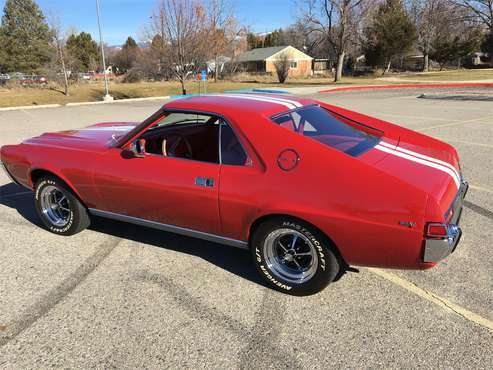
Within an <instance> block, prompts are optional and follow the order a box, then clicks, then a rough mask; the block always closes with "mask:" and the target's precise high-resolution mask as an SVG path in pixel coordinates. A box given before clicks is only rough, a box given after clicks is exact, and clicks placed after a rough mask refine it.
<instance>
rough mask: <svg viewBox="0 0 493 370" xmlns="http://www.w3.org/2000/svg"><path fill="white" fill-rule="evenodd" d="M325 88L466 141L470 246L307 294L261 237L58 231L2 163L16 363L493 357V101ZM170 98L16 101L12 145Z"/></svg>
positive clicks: (352, 103) (1, 250)
mask: <svg viewBox="0 0 493 370" xmlns="http://www.w3.org/2000/svg"><path fill="white" fill-rule="evenodd" d="M485 91H486V92H485ZM485 91H483V90H481V91H479V93H481V94H484V93H490V92H491V90H490V91H487V90H485ZM423 92H425V93H426V94H427V95H428V96H427V97H426V96H425V97H424V98H418V96H420V95H421V94H423ZM477 92H478V91H476V93H477ZM311 96H314V97H316V98H317V99H321V100H324V101H327V102H330V103H332V104H335V105H340V106H344V107H347V108H349V109H354V110H358V111H360V112H363V113H365V114H369V115H374V116H377V117H379V118H382V119H385V120H388V121H392V122H395V123H398V124H401V125H403V126H405V127H409V128H411V129H415V130H418V131H421V132H423V133H426V134H428V135H432V136H434V137H437V138H439V139H442V140H445V141H448V142H450V143H451V144H453V145H454V146H455V147H456V148H457V149H458V151H459V153H460V155H461V158H462V167H463V172H464V174H465V177H466V178H467V179H468V180H469V182H470V183H471V185H472V186H471V189H470V192H469V194H468V197H467V201H466V208H465V210H464V215H463V217H462V220H461V226H462V227H463V230H464V236H463V240H462V242H461V244H460V246H459V248H458V249H457V251H456V252H455V253H454V254H452V255H451V256H449V258H448V259H446V260H445V261H444V262H442V263H440V264H439V265H438V266H437V267H436V268H434V269H431V270H428V271H426V272H417V271H416V272H408V271H399V270H379V269H367V268H361V269H360V273H348V274H346V275H344V276H343V277H342V278H341V279H340V280H339V281H337V282H335V283H333V284H332V285H331V286H329V288H327V289H326V290H325V291H323V292H322V293H320V294H318V295H315V296H311V297H304V298H299V297H291V296H286V295H283V294H281V293H277V292H275V291H272V290H270V289H268V288H266V287H264V285H263V284H262V282H261V281H260V280H259V278H258V277H257V274H256V272H255V270H254V266H253V265H252V264H251V263H250V256H249V254H248V252H246V251H242V250H237V249H234V248H230V247H226V246H222V245H217V244H213V243H209V242H204V241H200V240H196V239H191V238H186V237H181V236H177V235H173V234H168V233H163V232H159V231H156V230H150V229H146V228H143V227H138V226H133V225H127V224H123V223H119V222H114V221H108V220H103V219H95V220H94V222H93V225H92V226H91V228H90V229H89V230H86V231H84V232H82V233H80V234H78V235H75V236H73V237H59V236H56V235H53V234H51V233H48V232H46V231H44V230H43V229H42V228H40V227H38V226H39V224H40V221H39V220H38V218H37V216H36V215H35V211H34V207H33V197H32V194H31V193H29V192H26V190H25V189H23V188H20V187H17V186H16V185H14V184H12V183H10V182H9V180H8V179H7V177H6V176H5V175H4V174H1V175H0V236H1V238H0V368H1V369H19V368H26V369H27V368H48V367H56V368H61V367H63V368H173V369H176V368H228V369H231V368H241V369H244V368H249V369H250V368H251V369H253V368H273V369H274V368H275V369H279V368H313V369H323V368H363V367H365V368H376V367H379V368H381V367H385V368H433V369H437V368H460V369H464V368H471V369H488V368H489V369H491V368H493V354H492V351H491V349H492V348H493V258H492V256H493V251H492V249H491V245H493V161H492V158H493V104H492V103H491V101H487V100H481V99H477V94H473V93H472V90H460V91H459V90H457V91H455V90H447V91H444V90H441V91H436V90H426V91H424V90H419V91H418V90H398V91H397V90H394V91H364V92H361V91H360V92H345V93H328V94H312V95H311ZM159 105H160V103H159V102H134V103H118V104H108V105H89V106H80V107H64V108H53V109H37V110H24V111H22V110H20V111H19V110H18V111H9V112H0V145H3V144H6V143H17V142H19V141H21V140H22V139H24V138H27V137H30V136H33V135H37V134H40V133H42V132H45V131H52V130H61V129H67V128H78V127H82V126H85V125H88V124H91V123H94V122H97V121H118V120H142V119H144V118H145V117H146V116H148V115H150V114H151V113H152V112H153V111H155V110H156V109H157V108H158V107H159Z"/></svg>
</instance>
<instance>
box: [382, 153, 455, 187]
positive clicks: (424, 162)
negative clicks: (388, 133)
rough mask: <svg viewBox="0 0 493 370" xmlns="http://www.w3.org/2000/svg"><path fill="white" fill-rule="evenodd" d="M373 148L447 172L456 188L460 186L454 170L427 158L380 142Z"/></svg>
mask: <svg viewBox="0 0 493 370" xmlns="http://www.w3.org/2000/svg"><path fill="white" fill-rule="evenodd" d="M375 149H378V150H381V151H382V152H386V153H389V154H392V155H395V156H396V157H401V158H404V159H408V160H410V161H412V162H416V163H420V164H422V165H424V166H428V167H432V168H436V169H437V170H439V171H442V172H445V173H447V174H448V175H450V176H451V177H452V179H453V180H454V182H455V185H457V189H459V188H460V180H459V179H458V178H457V176H456V175H455V172H454V171H452V170H451V169H450V168H448V167H445V166H442V165H440V164H437V163H434V162H430V161H427V160H424V159H421V158H418V157H414V156H412V155H409V154H406V153H402V152H399V151H397V150H394V149H390V148H388V147H386V146H382V145H380V144H378V145H376V146H375Z"/></svg>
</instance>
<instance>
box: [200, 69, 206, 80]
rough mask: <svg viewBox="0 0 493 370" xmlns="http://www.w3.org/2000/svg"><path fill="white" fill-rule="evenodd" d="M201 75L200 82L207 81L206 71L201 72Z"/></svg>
mask: <svg viewBox="0 0 493 370" xmlns="http://www.w3.org/2000/svg"><path fill="white" fill-rule="evenodd" d="M201 74H202V81H207V71H206V70H205V69H204V70H202V72H201Z"/></svg>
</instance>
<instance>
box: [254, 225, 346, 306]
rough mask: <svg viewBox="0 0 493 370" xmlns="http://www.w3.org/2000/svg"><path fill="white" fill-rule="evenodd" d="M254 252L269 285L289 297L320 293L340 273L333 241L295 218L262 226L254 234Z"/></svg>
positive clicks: (259, 270)
mask: <svg viewBox="0 0 493 370" xmlns="http://www.w3.org/2000/svg"><path fill="white" fill-rule="evenodd" d="M251 251H252V257H253V260H254V263H255V266H256V267H257V270H258V272H259V273H260V275H261V276H262V277H263V278H264V280H265V281H266V282H267V284H268V285H269V286H270V287H272V288H274V289H276V290H278V291H280V292H283V293H286V294H291V295H296V296H307V295H311V294H316V293H318V292H320V291H322V290H323V289H324V288H325V287H326V286H327V285H328V284H329V283H331V282H332V281H333V280H334V278H335V277H336V276H337V274H338V273H339V271H340V263H339V260H338V258H337V256H336V254H335V253H334V246H333V245H332V243H331V242H330V240H329V239H328V238H327V237H325V235H323V234H322V233H321V232H319V231H318V230H317V229H316V228H314V227H313V226H311V225H309V224H307V223H305V222H302V221H299V220H297V219H294V218H291V217H277V218H274V219H270V220H267V221H266V222H264V223H262V224H260V225H259V226H258V227H257V229H256V230H255V232H254V234H253V235H252V244H251Z"/></svg>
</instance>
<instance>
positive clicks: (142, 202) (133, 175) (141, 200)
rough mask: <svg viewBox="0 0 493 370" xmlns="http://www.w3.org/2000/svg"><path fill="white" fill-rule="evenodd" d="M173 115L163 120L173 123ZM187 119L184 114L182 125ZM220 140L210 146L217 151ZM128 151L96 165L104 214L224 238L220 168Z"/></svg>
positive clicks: (116, 150)
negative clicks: (221, 217) (220, 211)
mask: <svg viewBox="0 0 493 370" xmlns="http://www.w3.org/2000/svg"><path fill="white" fill-rule="evenodd" d="M173 114H175V113H171V114H170V115H168V116H166V117H165V120H166V124H167V125H173V124H174V123H173V117H170V116H171V115H173ZM187 114H189V113H186V114H183V113H180V116H179V120H180V123H182V122H185V121H186V118H187V117H184V116H186V115H187ZM177 119H178V117H177ZM192 123H193V122H192ZM152 126H153V125H151V127H152ZM154 127H155V125H154ZM147 132H148V131H147ZM141 136H143V135H140V136H139V137H141ZM218 141H219V138H218V137H217V138H216V139H215V142H211V143H208V144H209V145H215V146H216V147H217V150H219V148H218V146H219V143H218ZM124 148H126V147H125V146H124ZM124 148H123V149H122V148H112V149H110V150H109V151H108V152H106V153H104V154H103V155H101V158H100V160H99V161H97V163H96V164H95V167H96V168H95V169H94V182H95V185H96V188H97V189H98V190H99V192H100V196H101V207H102V208H103V209H100V211H104V212H111V213H116V214H118V215H122V216H130V217H133V218H138V219H141V220H143V221H152V222H158V223H162V224H166V225H172V226H178V227H182V228H187V229H192V230H196V231H202V232H206V233H211V234H220V221H219V192H218V189H219V171H220V165H219V163H211V162H206V161H200V160H196V159H188V158H176V157H170V156H165V155H159V154H156V153H145V154H143V155H142V157H135V156H128V150H126V149H124ZM120 218H121V219H124V218H122V217H120ZM139 221H140V220H139ZM142 223H143V224H145V222H142Z"/></svg>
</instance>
